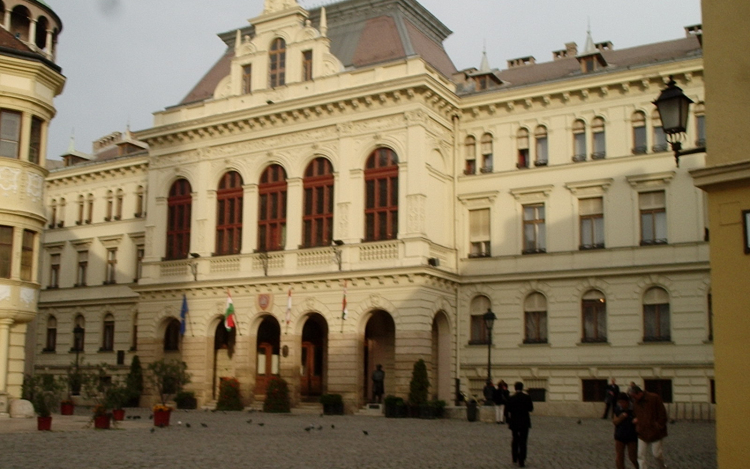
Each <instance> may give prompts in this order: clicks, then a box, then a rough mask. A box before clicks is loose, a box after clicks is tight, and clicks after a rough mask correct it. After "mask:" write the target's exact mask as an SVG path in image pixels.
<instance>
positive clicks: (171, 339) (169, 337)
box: [164, 318, 180, 352]
mask: <svg viewBox="0 0 750 469" xmlns="http://www.w3.org/2000/svg"><path fill="white" fill-rule="evenodd" d="M178 350H180V321H178V320H177V319H175V318H172V319H170V320H169V323H168V324H167V328H166V330H165V331H164V351H165V352H176V351H178Z"/></svg>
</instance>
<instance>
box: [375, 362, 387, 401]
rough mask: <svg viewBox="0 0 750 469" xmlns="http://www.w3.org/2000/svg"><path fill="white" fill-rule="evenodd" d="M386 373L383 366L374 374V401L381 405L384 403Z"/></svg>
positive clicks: (379, 366) (377, 368)
mask: <svg viewBox="0 0 750 469" xmlns="http://www.w3.org/2000/svg"><path fill="white" fill-rule="evenodd" d="M384 381H385V371H383V365H378V366H377V367H376V370H375V371H373V372H372V401H373V402H377V403H380V402H382V401H383V392H384V390H385V389H384V388H385V387H384V383H383V382H384Z"/></svg>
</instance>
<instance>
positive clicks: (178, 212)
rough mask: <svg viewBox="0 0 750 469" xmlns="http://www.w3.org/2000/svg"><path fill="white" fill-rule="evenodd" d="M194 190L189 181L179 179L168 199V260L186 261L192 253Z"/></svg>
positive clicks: (170, 191)
mask: <svg viewBox="0 0 750 469" xmlns="http://www.w3.org/2000/svg"><path fill="white" fill-rule="evenodd" d="M191 192H192V189H191V187H190V183H189V182H188V180H187V179H178V180H177V181H175V182H174V183H173V184H172V187H171V188H170V189H169V198H168V199H167V208H168V211H167V255H166V258H167V259H184V258H186V257H187V256H188V253H189V252H190V220H191V209H192V205H193V196H192V194H191Z"/></svg>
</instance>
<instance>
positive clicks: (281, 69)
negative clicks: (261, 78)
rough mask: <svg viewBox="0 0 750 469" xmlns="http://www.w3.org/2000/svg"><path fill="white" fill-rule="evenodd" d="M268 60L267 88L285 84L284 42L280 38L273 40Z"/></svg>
mask: <svg viewBox="0 0 750 469" xmlns="http://www.w3.org/2000/svg"><path fill="white" fill-rule="evenodd" d="M268 60H269V67H268V69H269V86H270V87H271V88H276V87H277V86H284V84H286V42H284V40H283V39H281V38H280V37H277V38H276V39H274V40H273V43H272V44H271V51H270V52H269V53H268Z"/></svg>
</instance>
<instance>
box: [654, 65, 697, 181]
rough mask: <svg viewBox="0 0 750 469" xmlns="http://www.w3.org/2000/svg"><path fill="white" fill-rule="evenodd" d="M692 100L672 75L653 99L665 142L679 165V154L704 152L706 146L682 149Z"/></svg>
mask: <svg viewBox="0 0 750 469" xmlns="http://www.w3.org/2000/svg"><path fill="white" fill-rule="evenodd" d="M692 103H693V100H692V99H690V98H688V97H687V96H685V93H683V92H682V88H680V87H679V86H677V84H676V83H675V81H674V80H673V79H672V77H671V76H670V77H669V83H667V87H666V88H664V89H663V90H661V94H659V97H658V98H656V101H654V105H656V109H657V110H658V111H659V117H660V118H661V125H662V129H663V130H664V134H665V135H666V138H667V142H669V144H670V145H671V146H672V150H673V151H674V159H675V162H676V163H677V166H678V167H679V166H680V156H682V155H692V154H693V153H705V152H706V147H696V148H691V149H690V150H683V149H682V141H683V140H685V131H686V130H687V120H688V117H689V115H690V105H691V104H692Z"/></svg>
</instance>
